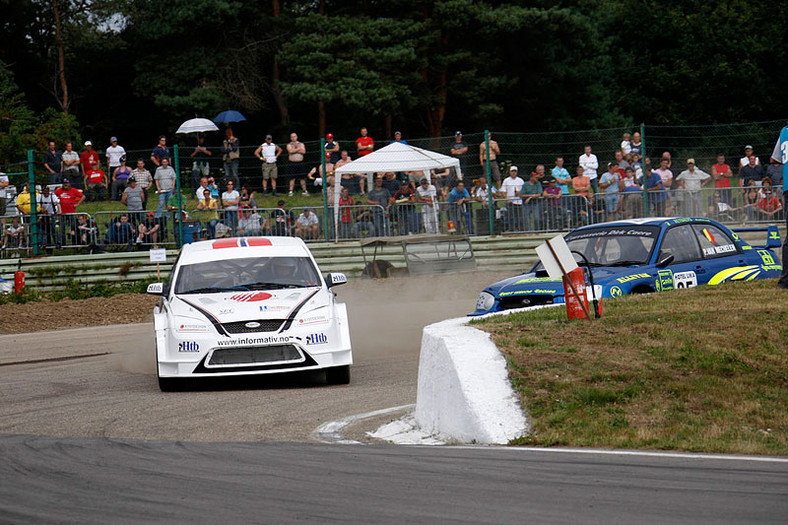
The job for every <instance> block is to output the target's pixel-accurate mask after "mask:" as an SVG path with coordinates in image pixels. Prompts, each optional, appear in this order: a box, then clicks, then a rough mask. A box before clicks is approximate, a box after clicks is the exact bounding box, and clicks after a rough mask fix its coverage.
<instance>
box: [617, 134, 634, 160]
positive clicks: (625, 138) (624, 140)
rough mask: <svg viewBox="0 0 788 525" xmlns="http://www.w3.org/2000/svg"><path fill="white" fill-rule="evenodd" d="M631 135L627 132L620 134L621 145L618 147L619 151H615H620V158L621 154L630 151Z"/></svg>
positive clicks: (627, 153)
mask: <svg viewBox="0 0 788 525" xmlns="http://www.w3.org/2000/svg"><path fill="white" fill-rule="evenodd" d="M631 137H632V135H630V134H629V133H624V134H623V135H622V136H621V146H620V148H619V151H617V152H616V153H621V155H622V158H623V156H625V155H629V154H631V153H632V141H631V140H630V138H631ZM616 161H618V159H616Z"/></svg>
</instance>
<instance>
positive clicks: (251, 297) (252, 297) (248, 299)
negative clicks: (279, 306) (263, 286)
mask: <svg viewBox="0 0 788 525" xmlns="http://www.w3.org/2000/svg"><path fill="white" fill-rule="evenodd" d="M271 297H273V295H271V294H270V293H266V292H246V293H237V294H235V295H232V296H230V300H231V301H236V302H239V303H254V302H257V301H265V300H266V299H270V298H271Z"/></svg>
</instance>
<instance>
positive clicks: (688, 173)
mask: <svg viewBox="0 0 788 525" xmlns="http://www.w3.org/2000/svg"><path fill="white" fill-rule="evenodd" d="M676 180H677V181H683V182H684V187H685V188H686V192H687V196H688V199H687V204H688V205H689V206H688V207H689V209H688V212H687V213H688V214H689V215H690V216H692V217H700V216H701V214H702V210H703V194H702V192H701V191H702V188H703V186H704V185H705V184H706V183H707V182H710V181H712V180H713V179H712V177H711V175H709V174H708V173H706V172H705V171H703V170H699V169H696V168H695V159H687V169H686V170H684V171H682V172H681V173H679V176H678V177H676Z"/></svg>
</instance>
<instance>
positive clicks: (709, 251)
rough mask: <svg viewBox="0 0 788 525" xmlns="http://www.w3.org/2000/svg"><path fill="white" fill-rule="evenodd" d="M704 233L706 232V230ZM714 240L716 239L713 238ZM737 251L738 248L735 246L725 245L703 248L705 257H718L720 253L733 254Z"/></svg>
mask: <svg viewBox="0 0 788 525" xmlns="http://www.w3.org/2000/svg"><path fill="white" fill-rule="evenodd" d="M703 231H704V232H705V231H706V230H703ZM709 235H711V234H709ZM712 238H714V237H713V236H712ZM735 251H736V246H734V245H733V244H723V245H722V246H707V247H706V248H703V255H717V254H720V253H732V252H735Z"/></svg>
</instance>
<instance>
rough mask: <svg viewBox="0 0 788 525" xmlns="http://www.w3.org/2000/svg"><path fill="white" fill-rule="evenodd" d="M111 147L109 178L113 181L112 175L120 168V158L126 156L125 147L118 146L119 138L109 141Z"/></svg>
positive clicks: (108, 162)
mask: <svg viewBox="0 0 788 525" xmlns="http://www.w3.org/2000/svg"><path fill="white" fill-rule="evenodd" d="M109 143H110V146H109V147H108V148H107V166H109V169H108V170H107V177H108V178H109V179H112V175H113V174H114V173H115V170H116V169H117V168H120V158H121V157H122V156H124V155H125V154H126V150H125V149H124V148H123V146H118V137H112V138H110V139H109Z"/></svg>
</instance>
